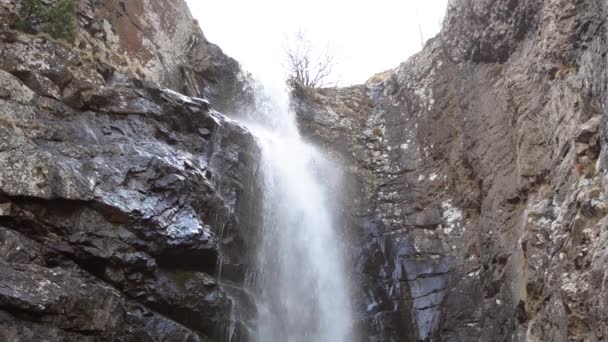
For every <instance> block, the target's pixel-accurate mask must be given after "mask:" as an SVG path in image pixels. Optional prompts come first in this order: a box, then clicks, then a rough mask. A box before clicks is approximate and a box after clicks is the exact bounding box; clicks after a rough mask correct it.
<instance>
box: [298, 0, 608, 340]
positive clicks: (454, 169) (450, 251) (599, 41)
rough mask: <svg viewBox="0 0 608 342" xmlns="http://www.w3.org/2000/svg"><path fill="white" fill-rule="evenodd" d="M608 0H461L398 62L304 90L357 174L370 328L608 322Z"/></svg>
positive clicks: (509, 329) (570, 326)
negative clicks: (343, 84) (351, 82)
mask: <svg viewBox="0 0 608 342" xmlns="http://www.w3.org/2000/svg"><path fill="white" fill-rule="evenodd" d="M607 10H608V8H607V5H606V3H605V2H602V1H587V0H581V1H565V0H548V1H540V0H488V1H473V0H452V1H450V3H449V10H448V14H447V17H446V19H445V21H444V27H443V30H442V32H441V33H440V34H439V35H438V36H437V37H436V38H434V39H433V40H431V41H430V42H428V43H427V45H426V46H425V48H424V50H423V51H422V52H420V53H419V54H417V55H416V56H414V57H412V58H411V59H410V60H408V61H407V62H405V63H403V64H402V65H400V66H399V67H398V68H396V69H395V70H393V71H392V72H391V73H388V74H385V75H379V76H378V77H374V78H372V79H371V80H370V81H369V82H368V83H367V84H365V85H361V86H354V87H349V88H343V89H322V90H310V89H298V90H296V94H295V95H296V101H295V102H294V106H295V108H296V109H297V111H298V112H299V118H300V123H301V126H302V129H303V130H304V131H305V132H306V133H307V135H308V136H309V137H310V139H312V140H314V141H316V142H317V143H319V144H320V145H322V146H324V147H325V148H326V149H327V150H328V151H330V153H332V154H334V155H335V156H336V158H340V159H341V160H343V162H344V163H345V164H346V165H348V169H349V170H350V173H351V178H352V183H353V184H354V185H355V186H354V187H353V189H352V190H350V191H351V194H350V198H353V201H352V202H351V203H349V205H350V206H349V208H348V211H347V212H346V213H345V216H347V217H349V218H350V221H351V223H350V224H351V227H352V229H353V231H355V232H356V234H357V238H356V243H355V244H354V246H353V248H352V253H353V258H355V259H356V268H355V271H356V273H357V277H359V279H361V281H360V283H361V288H360V293H359V295H358V300H359V301H360V303H359V304H358V308H359V309H358V310H359V311H358V313H359V317H360V326H361V329H362V330H363V331H365V334H366V335H367V336H369V338H368V339H369V340H372V341H418V340H424V341H476V340H479V341H601V340H605V339H606V338H608V325H607V322H608V291H607V288H606V286H607V279H608V267H607V266H606V265H607V263H606V262H607V261H608V217H607V216H606V215H607V214H608V193H607V190H606V189H607V185H608V184H606V182H608V176H607V175H608V170H607V167H608V165H607V162H608V148H607V146H608V144H607V138H608V136H607V133H608V132H607V129H606V120H605V110H606V100H607V96H608V92H607V89H608V84H607V76H608V74H607V73H606V65H607V64H606V63H607V60H606V55H607V53H608V45H607V42H606V39H607V31H606V16H607V14H608V12H607ZM364 340H365V339H364Z"/></svg>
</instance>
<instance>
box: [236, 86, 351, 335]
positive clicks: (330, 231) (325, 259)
mask: <svg viewBox="0 0 608 342" xmlns="http://www.w3.org/2000/svg"><path fill="white" fill-rule="evenodd" d="M275 95H276V94H274V95H273V94H269V93H268V92H266V93H265V94H264V96H261V97H260V100H261V101H260V102H261V103H262V105H259V106H258V110H257V111H255V112H254V113H249V114H248V117H249V120H248V121H250V122H249V124H248V127H249V128H250V129H251V131H252V132H253V134H254V136H255V137H256V138H257V141H258V144H259V146H260V149H261V152H262V160H261V165H260V171H261V177H262V178H263V186H262V188H263V231H262V234H261V241H260V242H259V245H258V260H257V266H256V276H255V277H254V284H253V285H254V289H255V290H254V291H255V293H256V297H257V298H256V301H257V303H258V312H259V314H258V316H259V317H258V319H257V327H256V329H257V333H256V335H257V336H256V338H257V341H259V342H275V341H276V342H305V341H306V342H308V341H315V342H342V341H352V340H353V333H352V330H353V327H352V314H351V304H350V296H349V282H348V276H347V272H346V270H345V263H344V256H343V251H342V247H341V246H342V245H343V237H342V235H341V234H340V232H338V231H337V229H336V218H335V217H334V216H333V211H332V209H331V208H333V207H334V205H335V202H337V195H336V194H335V193H333V192H332V191H333V190H332V191H330V189H329V187H328V184H329V183H330V179H333V178H334V176H335V172H336V165H334V164H333V163H331V162H330V161H329V160H328V159H326V158H325V157H324V156H323V154H322V153H320V152H319V151H318V150H317V149H315V148H314V147H313V146H311V145H309V144H307V143H306V142H305V141H304V139H302V137H301V136H300V133H299V132H298V128H297V125H296V121H295V115H294V113H293V112H292V111H291V109H290V108H289V105H288V101H287V100H286V99H287V97H286V95H285V93H282V94H278V96H275ZM260 108H261V110H260Z"/></svg>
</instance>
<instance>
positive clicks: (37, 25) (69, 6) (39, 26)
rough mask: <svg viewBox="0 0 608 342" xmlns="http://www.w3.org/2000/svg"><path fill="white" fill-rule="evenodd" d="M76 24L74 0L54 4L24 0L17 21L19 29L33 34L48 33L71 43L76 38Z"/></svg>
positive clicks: (61, 0) (39, 0)
mask: <svg viewBox="0 0 608 342" xmlns="http://www.w3.org/2000/svg"><path fill="white" fill-rule="evenodd" d="M76 25H77V24H76V3H75V2H74V0H59V1H58V2H57V3H55V4H54V5H52V6H49V5H47V4H45V3H44V2H43V1H42V0H24V1H23V3H22V5H21V9H20V10H19V19H18V20H17V22H16V28H17V29H18V30H21V31H24V32H27V33H32V34H34V33H47V34H49V35H50V36H51V37H53V38H55V39H63V40H66V41H68V42H70V43H73V42H74V39H75V38H76V28H77V26H76Z"/></svg>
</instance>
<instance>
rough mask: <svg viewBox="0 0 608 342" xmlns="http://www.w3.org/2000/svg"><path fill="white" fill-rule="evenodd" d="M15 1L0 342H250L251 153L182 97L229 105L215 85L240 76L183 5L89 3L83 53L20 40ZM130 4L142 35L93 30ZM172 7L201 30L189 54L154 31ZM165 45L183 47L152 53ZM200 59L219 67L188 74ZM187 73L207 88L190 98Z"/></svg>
mask: <svg viewBox="0 0 608 342" xmlns="http://www.w3.org/2000/svg"><path fill="white" fill-rule="evenodd" d="M18 3H19V2H18V1H4V2H2V3H1V4H0V8H1V10H0V19H2V22H3V24H5V25H4V27H3V28H2V30H1V31H0V165H2V167H1V168H0V340H2V341H207V340H210V339H211V338H213V339H217V338H222V337H223V336H224V335H225V334H226V333H227V332H228V331H232V330H233V331H234V336H235V338H234V339H233V340H239V339H241V338H242V339H246V337H247V334H248V332H247V330H248V328H249V327H248V326H249V325H250V323H251V320H252V319H253V315H254V311H255V310H254V309H253V307H252V305H251V304H248V303H250V302H251V300H250V299H249V298H248V297H247V295H246V294H245V293H244V291H243V290H242V285H243V281H244V278H245V272H246V270H247V267H248V263H249V261H250V260H251V258H250V256H249V255H248V254H247V252H246V251H248V250H252V247H251V246H250V242H248V241H247V240H246V238H249V237H251V240H255V239H254V238H253V237H254V236H255V227H256V222H257V218H256V215H257V214H256V210H255V208H256V205H257V201H256V194H257V190H256V185H255V182H254V181H253V179H254V173H255V169H256V164H255V163H256V160H257V159H258V155H257V154H258V151H257V149H256V147H255V144H254V143H253V137H252V136H251V135H250V134H249V132H248V131H247V130H246V129H245V128H243V127H242V126H240V125H239V124H237V123H236V122H234V121H232V120H230V119H227V118H226V117H224V116H223V115H222V114H220V113H219V112H217V111H215V110H214V109H212V108H211V106H210V104H209V102H208V101H207V100H204V99H201V98H193V97H186V96H184V95H181V94H179V93H177V92H175V91H173V90H177V91H184V92H186V93H189V94H192V95H198V96H203V95H210V96H211V95H213V94H229V92H230V91H231V90H230V89H231V88H230V87H228V88H226V89H225V91H224V88H223V87H224V83H222V82H223V81H222V80H223V79H224V78H225V79H231V78H235V77H236V73H237V72H239V70H238V64H236V62H234V61H233V60H232V59H230V58H229V57H227V56H225V55H223V54H222V53H221V50H219V49H217V48H216V47H214V46H212V45H211V44H209V43H207V42H206V40H204V37H203V36H202V33H201V32H200V29H198V28H197V26H196V25H195V24H194V23H193V21H192V20H191V18H190V17H189V13H188V10H187V8H186V7H185V3H184V2H181V1H157V2H154V1H144V2H143V3H142V2H136V1H134V2H132V3H131V2H122V3H123V4H126V3H129V5H128V6H127V5H125V6H127V7H125V6H121V5H120V4H119V3H118V2H116V4H114V2H104V6H105V7H103V8H96V7H94V6H93V5H92V4H93V3H94V2H89V1H80V2H78V4H79V20H80V25H81V28H80V31H79V34H78V38H77V41H76V43H75V44H74V46H70V45H69V44H66V43H62V42H57V41H54V40H51V39H48V38H46V37H43V36H31V35H26V34H22V33H19V32H16V31H13V30H11V29H10V27H8V26H7V25H10V22H11V20H12V18H14V13H15V11H16V9H17V7H15V6H17V5H18ZM112 4H114V5H112ZM157 5H158V6H160V5H162V6H165V7H167V6H168V9H167V8H165V7H162V8H156V7H155V6H157ZM137 6H140V7H141V6H143V12H141V13H139V14H140V15H141V17H139V19H137V20H140V21H141V25H144V26H140V25H139V24H137V25H136V26H137V27H139V28H141V29H142V30H143V31H145V32H147V33H146V34H147V35H148V36H144V35H141V36H140V35H138V34H136V33H133V32H132V30H133V28H130V29H128V30H126V29H125V32H127V33H125V32H123V31H121V26H120V24H118V23H113V25H115V26H114V29H109V30H106V31H104V30H101V31H98V30H97V29H98V28H99V27H97V28H96V26H95V25H102V26H100V27H101V28H104V27H105V28H107V27H106V26H107V22H103V21H100V20H102V18H112V15H117V16H119V15H118V14H117V13H119V12H120V13H122V14H120V15H130V16H132V15H135V12H134V11H136V9H137V8H138V7H137ZM153 9H154V10H156V12H154V11H153ZM169 9H170V10H172V11H176V13H178V14H180V15H182V16H184V18H182V17H179V16H177V14H176V16H177V17H175V18H174V20H184V21H185V22H186V24H187V25H190V26H189V27H190V28H192V29H194V28H195V27H196V28H197V30H195V31H193V33H192V37H194V38H197V39H200V40H198V41H197V42H196V43H193V44H192V46H193V49H195V51H196V52H194V53H190V52H188V51H185V50H183V49H182V46H181V45H180V44H182V43H184V39H185V38H184V37H182V36H179V37H178V36H171V34H172V32H173V30H177V29H181V28H175V27H173V26H170V27H168V26H159V25H160V24H159V22H155V21H151V20H152V19H150V18H152V17H153V16H154V13H157V12H164V11H168V10H169ZM110 10H111V11H110ZM142 13H146V15H143V14H142ZM171 13H172V12H171ZM93 14H100V16H99V17H97V16H94V15H93ZM169 14H170V13H169ZM186 17H187V18H186ZM188 18H189V20H186V19H188ZM104 20H105V19H104ZM116 20H118V19H116ZM137 20H135V19H134V21H135V22H137ZM100 23H101V24H100ZM164 23H165V24H164V25H172V24H171V23H170V22H164ZM103 25H106V26H103ZM145 25H148V26H145ZM146 28H154V29H155V30H156V31H154V30H152V31H148V30H147V29H146ZM114 30H117V31H116V32H114ZM140 33H141V32H140ZM112 34H115V35H116V36H111V35H112ZM123 34H124V35H123ZM132 34H134V35H135V36H136V37H137V39H139V40H137V39H135V38H133V36H131V35H132ZM163 34H166V35H169V36H170V37H172V38H171V39H172V40H171V41H172V42H174V43H175V44H177V45H179V46H176V47H175V48H172V47H170V46H166V45H164V46H163V45H162V44H163V43H162V42H158V41H155V40H156V39H161V38H163V37H164V36H163ZM175 34H177V33H175ZM112 37H113V38H112ZM182 38H184V39H182ZM146 39H148V40H146ZM163 39H164V38H163ZM134 42H135V43H134ZM112 43H116V45H115V46H114V45H112ZM164 43H165V44H167V42H166V41H164ZM130 44H135V45H133V46H131V45H130ZM138 44H139V45H138ZM149 44H152V45H149ZM155 44H156V45H155ZM100 46H104V49H106V50H104V51H105V52H103V53H104V54H106V55H104V56H103V57H102V56H97V55H95V54H96V53H97V52H99V51H97V50H95V49H100V51H101V48H100ZM157 47H161V48H159V49H158V50H156V48H157ZM131 48H133V50H131ZM145 48H147V49H150V50H149V51H154V53H155V55H154V56H153V57H150V56H148V57H149V58H150V59H146V57H145V56H144V55H145V51H144V49H145ZM169 51H170V53H172V54H175V56H172V57H170V56H168V54H169ZM123 53H126V57H124V58H123V59H120V58H118V57H116V56H119V55H121V54H123ZM140 54H142V55H140ZM179 54H181V55H179ZM192 54H193V56H198V57H197V58H203V57H205V56H206V57H209V58H211V59H212V60H213V62H212V63H211V62H210V63H211V64H209V65H207V66H203V65H197V68H198V67H200V68H201V69H200V70H199V71H196V70H194V71H192V73H190V74H188V73H186V74H183V73H182V71H183V70H182V69H181V67H182V65H183V66H187V65H192V64H188V63H194V61H193V60H189V59H185V56H190V55H192ZM129 55H132V56H130V57H129ZM178 55H179V56H178ZM112 57H116V59H115V60H111V59H112ZM180 58H181V59H180ZM154 61H156V62H154ZM158 61H163V62H162V63H165V64H162V65H158V64H155V65H152V64H150V63H158ZM129 63H140V64H142V65H144V66H146V68H147V69H146V70H147V71H149V73H150V74H153V75H154V76H155V78H153V79H150V78H147V79H146V77H144V76H145V75H147V74H148V73H147V71H146V70H144V72H141V71H138V70H130V69H129V68H128V65H127V64H129ZM123 64H124V65H123ZM155 68H161V69H162V72H160V71H159V70H160V69H155ZM209 68H211V69H214V68H218V69H217V70H216V71H214V72H217V74H214V75H212V74H213V73H210V71H209V70H210V69H209ZM201 70H202V71H201ZM214 70H215V69H214ZM190 77H194V78H192V82H195V83H194V84H197V85H198V86H200V87H202V88H201V89H200V91H199V90H197V91H194V90H193V89H190V88H188V89H187V88H184V87H186V86H187V84H188V83H187V81H188V80H189V79H190ZM162 87H170V88H172V89H173V90H169V89H166V88H162ZM211 97H213V96H211ZM216 99H218V103H220V100H219V98H216ZM220 269H221V270H222V276H221V282H219V281H218V279H217V278H218V277H217V275H218V274H219V271H220ZM234 298H239V308H238V309H237V310H235V309H234V306H235V305H234V302H235V299H234Z"/></svg>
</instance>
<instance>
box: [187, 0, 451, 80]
mask: <svg viewBox="0 0 608 342" xmlns="http://www.w3.org/2000/svg"><path fill="white" fill-rule="evenodd" d="M186 1H187V2H188V5H189V6H190V9H191V11H192V13H193V15H194V17H195V18H196V19H198V20H199V22H200V24H201V27H202V29H203V32H204V33H205V36H206V37H207V39H209V40H210V41H211V42H213V43H216V44H218V45H219V46H220V47H221V48H222V49H223V50H224V52H225V53H227V54H228V55H230V56H232V57H234V58H236V59H237V60H238V61H239V62H240V63H241V64H242V65H243V66H244V67H245V69H247V70H249V71H251V72H253V74H254V75H255V76H256V77H260V78H269V77H281V78H282V77H283V76H284V68H283V67H282V63H283V61H284V48H283V47H284V46H285V42H286V40H287V39H288V38H289V37H293V36H294V35H295V32H297V31H298V30H302V31H303V32H305V34H306V37H307V38H308V39H309V40H311V41H312V42H313V43H315V44H318V45H320V46H325V45H328V47H329V50H330V51H331V54H332V55H333V56H334V57H335V59H336V67H335V68H334V79H335V80H337V81H339V83H340V84H341V85H347V84H353V83H363V82H365V81H366V80H367V79H368V78H369V77H371V76H372V75H374V74H376V73H379V72H382V71H385V70H388V69H391V68H394V67H396V66H397V65H399V63H401V62H403V61H405V60H406V59H407V58H408V57H409V56H411V55H412V54H414V53H416V52H418V51H419V50H420V49H421V41H420V29H419V27H420V28H421V29H422V33H423V36H424V39H425V40H426V39H428V38H431V37H433V36H434V35H435V34H437V32H439V28H440V26H441V21H442V19H443V15H444V13H445V10H446V8H447V1H448V0H423V1H420V0H418V1H416V0H298V1H294V0H186Z"/></svg>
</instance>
